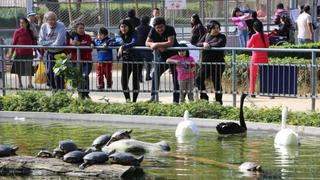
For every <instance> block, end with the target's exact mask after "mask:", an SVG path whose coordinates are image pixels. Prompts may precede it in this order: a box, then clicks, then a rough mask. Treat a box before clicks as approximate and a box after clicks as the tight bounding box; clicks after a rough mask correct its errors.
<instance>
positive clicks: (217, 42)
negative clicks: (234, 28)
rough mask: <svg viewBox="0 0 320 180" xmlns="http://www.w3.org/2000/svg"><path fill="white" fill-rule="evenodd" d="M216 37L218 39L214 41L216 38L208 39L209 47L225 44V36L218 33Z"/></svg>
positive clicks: (223, 45)
mask: <svg viewBox="0 0 320 180" xmlns="http://www.w3.org/2000/svg"><path fill="white" fill-rule="evenodd" d="M217 39H218V41H216V39H212V41H208V44H209V45H210V47H225V46H226V42H227V40H226V37H225V36H221V34H220V35H219V37H218V38H217Z"/></svg>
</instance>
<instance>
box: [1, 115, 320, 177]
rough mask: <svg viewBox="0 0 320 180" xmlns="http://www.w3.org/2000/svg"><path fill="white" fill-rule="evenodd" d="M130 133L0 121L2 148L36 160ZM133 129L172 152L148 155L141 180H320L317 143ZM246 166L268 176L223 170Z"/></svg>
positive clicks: (314, 140)
mask: <svg viewBox="0 0 320 180" xmlns="http://www.w3.org/2000/svg"><path fill="white" fill-rule="evenodd" d="M127 128H129V127H128V126H124V125H108V124H103V123H80V122H76V123H75V122H74V123H70V122H61V121H60V122H56V121H50V122H43V121H25V122H17V121H11V122H8V121H3V120H2V121H0V144H11V145H17V146H19V150H18V154H19V155H35V154H37V152H38V151H39V150H40V149H44V148H47V149H53V148H55V147H56V146H57V145H58V142H59V141H60V140H64V139H72V140H73V141H74V142H76V143H77V144H78V146H79V147H89V146H90V145H91V143H92V141H93V140H94V139H95V137H97V136H99V135H101V134H104V133H110V134H111V133H112V132H114V131H116V130H119V129H127ZM131 128H132V129H133V133H132V138H134V139H137V140H143V141H147V142H158V141H160V140H166V141H168V142H169V144H170V146H171V149H172V150H171V152H170V153H169V154H167V155H166V154H162V155H156V156H155V155H146V156H145V159H144V161H143V163H142V164H141V166H142V168H143V170H144V172H145V176H144V177H142V179H219V180H230V179H252V178H254V179H320V166H319V165H320V158H319V157H320V153H319V152H318V151H319V148H320V140H319V138H317V137H302V138H301V144H302V145H301V146H300V147H298V148H290V149H279V148H275V147H274V145H273V138H274V136H275V133H270V132H262V131H259V132H258V131H249V132H248V133H247V135H246V136H230V137H219V136H218V134H217V133H216V131H215V130H209V129H204V130H201V133H200V135H199V137H198V138H197V139H193V140H190V141H188V142H185V143H177V140H176V138H175V137H174V130H175V129H174V128H173V127H150V126H132V127H131ZM177 157H180V158H177ZM181 157H184V158H181ZM186 157H189V159H187V158H186ZM246 161H253V162H258V163H260V164H261V165H262V167H263V169H264V171H265V172H264V173H262V174H250V173H241V172H239V171H238V169H237V168H227V167H225V165H228V164H233V165H239V164H241V163H242V162H246ZM235 167H236V166H235ZM7 178H13V177H7ZM30 178H31V177H24V179H30ZM34 178H35V177H32V178H31V179H34ZM51 178H52V177H51ZM41 179H43V177H42V178H41ZM68 179H70V178H68Z"/></svg>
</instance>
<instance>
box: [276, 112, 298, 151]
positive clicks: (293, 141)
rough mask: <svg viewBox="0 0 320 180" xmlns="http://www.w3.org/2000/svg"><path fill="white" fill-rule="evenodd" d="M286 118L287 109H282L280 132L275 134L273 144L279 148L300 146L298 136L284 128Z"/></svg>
mask: <svg viewBox="0 0 320 180" xmlns="http://www.w3.org/2000/svg"><path fill="white" fill-rule="evenodd" d="M287 116H288V107H284V108H283V109H282V120H281V130H280V131H279V132H278V133H277V134H276V137H275V138H274V144H275V145H280V146H296V145H300V142H299V137H298V134H297V133H296V132H294V131H293V130H292V129H289V128H287V126H286V121H287Z"/></svg>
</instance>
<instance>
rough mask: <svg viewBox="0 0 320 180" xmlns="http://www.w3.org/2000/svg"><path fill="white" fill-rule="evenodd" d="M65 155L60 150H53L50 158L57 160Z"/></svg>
mask: <svg viewBox="0 0 320 180" xmlns="http://www.w3.org/2000/svg"><path fill="white" fill-rule="evenodd" d="M65 154H66V153H64V152H63V151H62V150H61V149H60V148H55V149H54V150H53V152H52V156H53V157H54V158H57V159H62V158H63V156H64V155H65Z"/></svg>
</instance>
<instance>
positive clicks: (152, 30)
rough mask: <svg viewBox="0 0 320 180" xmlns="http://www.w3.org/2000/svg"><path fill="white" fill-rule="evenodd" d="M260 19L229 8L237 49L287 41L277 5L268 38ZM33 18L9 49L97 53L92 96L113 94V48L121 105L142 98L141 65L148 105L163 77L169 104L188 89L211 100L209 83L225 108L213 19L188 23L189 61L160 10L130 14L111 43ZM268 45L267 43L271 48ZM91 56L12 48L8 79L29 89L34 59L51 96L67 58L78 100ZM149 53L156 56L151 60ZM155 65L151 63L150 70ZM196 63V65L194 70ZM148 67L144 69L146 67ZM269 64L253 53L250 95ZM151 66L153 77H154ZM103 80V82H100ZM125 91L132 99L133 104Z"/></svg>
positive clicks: (304, 32)
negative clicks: (196, 50) (168, 82)
mask: <svg viewBox="0 0 320 180" xmlns="http://www.w3.org/2000/svg"><path fill="white" fill-rule="evenodd" d="M262 15H263V13H262V12H258V13H257V12H255V11H247V10H246V11H242V10H241V9H240V8H238V7H236V8H234V10H233V12H232V21H233V22H234V24H235V25H236V27H237V31H238V35H239V43H240V46H241V47H252V48H268V47H269V44H271V43H272V42H273V41H276V39H274V38H276V37H277V36H285V37H287V38H288V39H289V36H290V35H291V34H290V31H291V30H292V29H293V22H292V20H291V19H290V15H289V12H288V11H287V10H285V9H284V8H283V4H282V3H279V4H278V6H277V10H276V12H275V17H274V18H273V20H274V23H275V24H278V25H279V28H277V29H275V30H273V31H272V32H270V33H269V34H268V35H267V34H266V33H264V31H263V23H262V22H261V20H260V19H259V17H261V16H262ZM36 17H37V16H36V14H35V13H29V14H28V15H27V18H21V19H20V28H19V29H18V30H16V31H15V33H14V36H13V45H37V44H39V45H43V46H48V47H54V46H68V45H72V46H92V47H95V46H99V47H103V48H98V49H97V60H98V63H97V79H98V84H97V89H99V90H101V89H105V84H106V87H107V88H112V85H113V82H112V61H113V54H112V50H111V49H108V47H110V46H117V47H118V49H117V59H118V60H121V61H122V69H121V86H122V90H123V94H124V97H125V99H126V101H128V102H129V101H130V102H136V101H137V99H138V95H139V91H140V84H139V83H140V82H142V81H143V80H144V78H143V75H142V69H143V65H144V64H146V74H145V80H146V81H151V80H152V87H151V98H150V101H156V100H157V96H158V92H159V85H160V83H159V82H160V77H161V76H162V74H163V73H164V72H165V71H167V70H169V71H170V74H171V75H172V83H173V89H174V91H173V102H174V103H183V102H185V96H186V95H187V96H188V98H189V101H193V100H194V97H193V90H194V88H195V87H196V88H197V89H198V90H200V99H205V100H209V97H208V95H207V93H206V85H205V81H206V80H211V81H212V82H213V85H214V90H215V100H216V101H217V102H218V103H220V104H223V101H222V85H221V78H222V74H223V72H224V70H225V57H224V56H225V54H224V51H223V50H214V51H212V50H209V49H210V48H212V47H225V46H226V36H225V35H224V34H222V33H221V32H220V31H221V25H220V23H219V22H218V21H216V20H210V21H209V23H208V24H207V25H206V26H204V25H203V24H202V22H201V20H200V17H199V15H198V14H193V15H192V16H191V27H192V30H191V37H190V40H189V44H192V45H194V46H197V47H203V49H204V50H203V51H202V56H201V60H198V59H194V58H193V57H192V56H191V55H190V52H189V50H187V48H186V47H188V46H187V45H186V44H179V43H178V41H177V37H176V36H177V35H176V31H175V28H174V27H172V26H170V25H168V24H167V23H166V21H165V19H164V18H163V17H161V14H160V10H159V9H158V8H154V9H153V10H152V17H151V18H150V17H149V16H143V17H141V20H140V19H139V18H138V17H136V12H135V10H133V9H132V10H130V11H129V12H128V17H127V18H125V19H123V20H121V22H120V23H119V26H118V28H119V30H118V33H117V35H116V37H114V38H110V37H109V31H108V29H107V28H105V27H101V28H99V29H98V33H97V37H96V38H95V39H92V37H91V36H90V35H88V34H87V33H86V31H85V24H84V23H81V22H80V23H77V24H75V25H74V26H73V29H72V31H71V32H67V30H66V27H65V25H64V24H63V23H62V22H60V21H59V20H58V18H57V15H56V14H55V13H54V12H51V11H49V12H47V13H45V15H44V21H43V22H44V23H43V24H42V25H41V27H40V26H38V24H37V23H36ZM296 24H297V29H296V30H297V31H298V36H297V37H298V42H299V43H308V42H312V33H313V27H312V20H311V16H310V6H308V5H305V6H301V14H300V15H299V17H298V18H297V20H296ZM269 41H270V42H269ZM134 46H146V47H149V48H150V49H152V50H154V51H151V50H140V49H139V50H138V49H132V47H134ZM168 47H182V48H181V50H178V51H176V50H168V49H167V48H168ZM92 51H93V49H81V51H80V57H77V56H78V55H79V54H78V53H77V51H76V50H69V51H66V49H59V48H48V49H43V50H41V51H39V50H37V49H30V48H29V49H26V48H15V49H13V51H12V52H11V53H10V54H9V57H10V58H11V56H12V55H13V54H15V56H14V61H13V66H12V69H11V73H14V74H18V82H19V87H20V88H22V86H23V85H22V82H21V76H28V79H29V80H28V88H33V85H32V75H33V67H32V59H33V57H34V55H35V54H39V55H40V59H43V60H44V62H45V64H46V74H47V78H48V82H47V85H48V86H49V87H50V88H52V89H53V90H61V89H64V88H65V81H64V77H63V76H61V75H60V76H57V75H56V74H55V73H54V71H53V67H54V65H55V63H56V62H55V61H56V59H55V55H57V54H60V53H70V54H71V59H72V60H74V61H77V60H80V62H77V63H78V65H77V67H78V68H79V70H80V72H81V74H82V77H83V79H84V81H82V82H80V83H79V84H78V91H79V92H78V94H79V97H81V98H90V96H89V74H90V73H91V71H92V63H91V62H90V61H92V59H93V58H92ZM152 52H154V54H153V53H152ZM154 57H156V58H155V62H154V63H151V62H152V61H153V59H154ZM196 61H197V62H198V61H201V62H202V64H201V65H200V66H199V67H198V66H197V65H196ZM145 62H147V63H145ZM261 63H268V55H267V53H266V52H259V51H253V52H252V59H251V65H250V94H251V95H252V97H254V96H255V82H256V77H257V71H258V64H261ZM152 64H153V66H154V67H153V72H151V70H152ZM131 75H132V89H133V90H132V91H130V89H129V79H130V76H131ZM105 79H106V83H105ZM130 92H133V95H132V99H131V97H130Z"/></svg>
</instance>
